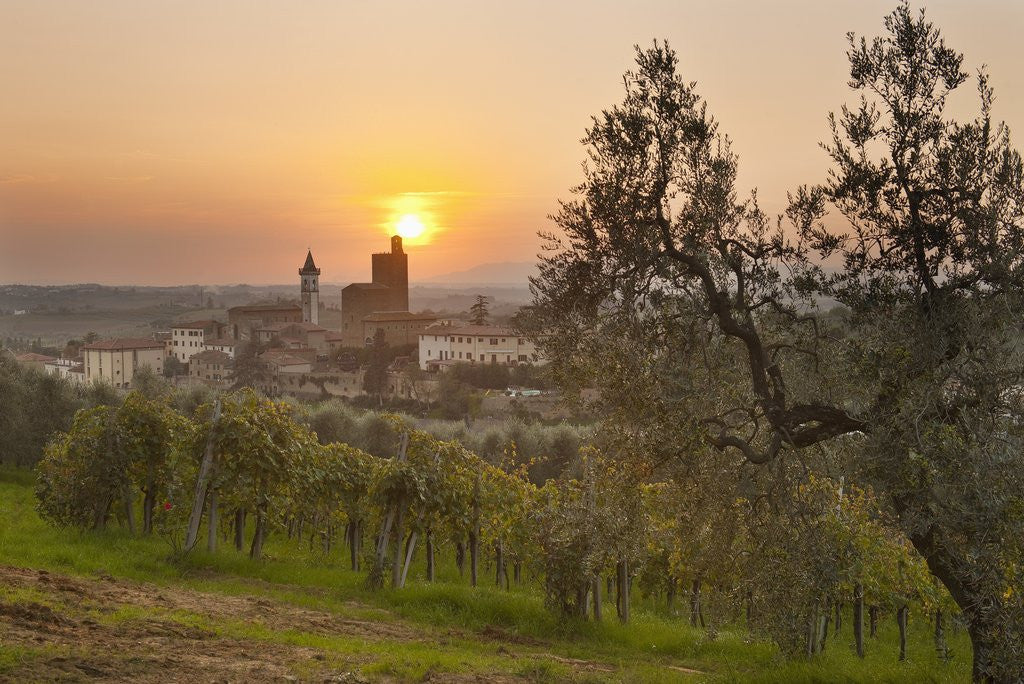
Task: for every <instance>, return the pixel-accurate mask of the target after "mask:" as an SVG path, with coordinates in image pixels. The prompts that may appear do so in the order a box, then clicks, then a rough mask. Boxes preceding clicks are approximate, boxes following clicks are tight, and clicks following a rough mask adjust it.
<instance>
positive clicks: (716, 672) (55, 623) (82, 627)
mask: <svg viewBox="0 0 1024 684" xmlns="http://www.w3.org/2000/svg"><path fill="white" fill-rule="evenodd" d="M32 483H33V476H32V473H30V472H27V471H17V470H11V469H0V681H12V682H14V681H17V682H21V681H56V680H60V681H133V682H148V681H161V682H165V681H185V682H190V681H194V682H199V681H203V682H207V681H253V680H278V681H332V682H363V681H389V682H390V681H432V682H470V681H499V682H513V681H516V682H518V681H535V682H544V681H586V682H614V681H629V682H633V681H654V682H662V681H663V682H676V681H681V682H686V681H762V682H832V681H842V682H859V681H864V682H868V681H891V682H928V681H933V682H947V681H967V680H968V678H969V669H970V668H969V662H970V646H969V643H968V641H967V639H966V637H965V635H964V634H963V633H962V632H960V633H957V634H950V642H951V644H950V645H951V648H952V651H953V659H952V661H951V662H949V663H940V662H938V660H937V659H936V657H935V654H934V651H933V647H932V643H931V639H930V635H929V633H928V629H929V625H928V624H927V622H926V621H925V620H924V619H923V617H920V616H918V615H916V614H915V615H914V616H912V619H911V628H910V643H909V659H908V661H907V662H903V663H900V662H898V661H897V657H896V649H897V645H896V638H895V634H894V632H895V627H894V625H893V624H892V622H893V621H892V620H891V616H890V617H888V618H886V619H885V621H884V622H883V623H882V625H881V628H880V630H879V636H878V638H876V639H870V640H869V642H868V654H867V657H866V658H865V660H863V661H859V660H858V659H857V658H856V657H855V655H853V653H852V649H851V646H850V642H851V641H852V635H851V632H850V628H849V624H850V621H849V619H847V620H846V621H845V624H844V627H843V631H842V633H841V636H840V637H839V639H831V640H830V643H829V645H828V648H827V649H826V651H825V653H824V654H823V655H821V656H819V657H816V658H814V659H813V660H810V661H807V660H796V661H787V660H785V659H783V658H782V657H781V656H780V655H779V654H778V653H777V651H776V649H775V648H774V647H772V646H771V645H770V644H767V643H764V642H759V641H755V640H752V639H751V638H750V637H749V636H748V634H747V633H746V631H745V630H744V629H743V628H742V626H735V627H733V628H731V629H728V630H724V631H723V632H721V633H720V634H719V635H718V636H717V638H715V639H714V640H712V639H709V638H708V637H707V636H705V635H704V633H703V632H701V631H699V630H696V629H693V628H691V627H689V626H688V624H686V622H685V620H684V619H680V618H678V617H673V616H669V615H667V614H665V611H664V609H663V608H662V607H661V606H660V605H659V606H658V607H655V606H653V605H651V604H649V603H645V602H642V601H640V602H638V604H637V605H636V606H635V608H634V611H635V613H634V618H635V619H634V621H633V622H632V623H631V624H630V625H628V626H622V625H619V624H618V623H617V622H616V621H615V620H614V607H613V606H611V605H609V606H607V607H606V609H605V614H606V616H608V615H609V614H610V615H611V616H612V617H610V618H609V617H606V618H605V621H604V622H603V623H601V624H594V623H592V622H589V623H588V622H576V621H568V622H566V621H560V620H558V619H556V618H555V617H554V616H553V615H552V614H550V613H549V612H547V611H546V610H545V609H544V606H543V602H542V598H541V593H540V589H539V587H538V586H536V585H535V584H531V583H529V582H527V583H524V585H523V586H522V587H517V588H514V589H513V590H512V591H510V592H506V591H502V590H498V589H495V588H492V587H480V588H477V589H473V588H471V587H469V586H468V585H467V583H466V582H464V581H463V580H461V579H460V578H459V575H458V572H457V571H456V569H455V568H454V566H453V565H445V566H443V567H442V568H441V571H440V573H439V574H440V577H439V580H440V581H438V582H437V583H434V584H430V583H427V582H425V581H424V580H423V578H422V575H423V569H422V568H418V571H419V575H418V576H417V577H415V578H414V579H413V580H412V581H411V582H410V583H409V586H407V587H406V588H405V589H402V590H396V591H391V590H384V591H379V592H370V591H367V590H365V589H364V588H363V586H362V583H363V575H362V574H360V573H355V572H352V571H350V570H348V569H347V568H346V567H345V555H346V554H345V550H344V549H337V550H336V551H335V552H334V553H333V554H331V555H330V556H329V557H326V558H324V557H323V555H322V554H320V553H318V552H311V551H310V550H309V549H308V544H307V543H305V542H304V543H301V544H299V543H296V542H294V541H289V540H288V539H287V538H286V537H285V536H284V535H283V534H275V535H272V536H271V538H270V540H269V543H268V546H267V548H266V552H267V558H266V559H265V560H263V561H261V562H252V561H250V560H249V559H248V558H247V557H246V556H245V555H244V554H239V553H236V552H235V551H234V550H233V549H230V548H228V549H225V550H223V551H220V552H218V553H216V554H206V553H196V554H194V555H193V556H192V557H190V558H189V560H188V561H187V562H180V561H172V560H171V559H170V555H171V554H170V547H169V546H168V545H167V544H165V542H164V541H162V540H161V539H160V538H158V537H156V538H147V539H140V538H135V537H131V536H129V535H128V534H127V533H124V532H121V531H119V530H116V529H115V530H109V531H106V532H103V533H86V534H81V533H78V532H75V531H71V530H58V529H54V528H52V527H49V526H48V525H46V524H45V523H43V522H42V521H41V520H40V519H39V517H38V516H37V515H36V513H35V511H34V509H33V505H34V497H33V492H32ZM444 558H446V559H450V554H445V556H444ZM449 562H450V560H449ZM485 577H486V575H485Z"/></svg>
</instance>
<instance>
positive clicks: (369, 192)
mask: <svg viewBox="0 0 1024 684" xmlns="http://www.w3.org/2000/svg"><path fill="white" fill-rule="evenodd" d="M894 6H895V5H894V3H893V2H876V1H874V0H849V1H847V0H816V1H803V0H800V1H798V0H791V1H785V0H783V1H778V2H760V1H756V2H755V1H753V0H750V1H747V2H739V1H736V0H732V1H730V0H719V1H717V2H712V1H700V2H698V1H695V0H691V1H683V0H677V1H662V2H643V1H631V2H607V1H604V0H563V1H560V2H552V1H550V0H547V1H543V2H535V1H532V0H522V1H518V2H507V1H506V2H490V1H487V0H467V1H458V2H455V1H445V0H432V1H431V2H344V1H342V0H302V1H295V0H289V1H287V2H286V1H281V2H276V1H254V0H246V1H244V2H227V1H217V0H199V1H193V0H174V1H166V2H165V1H162V0H147V1H146V2H138V0H116V1H115V0H90V1H89V2H79V1H78V0H65V1H64V2H53V1H50V0H28V1H25V2H11V1H9V0H0V283H34V284H65V283H75V282H99V283H106V284H153V285H174V284H191V283H204V284H218V283H222V284H227V283H250V284H261V283H287V282H290V281H292V280H295V281H296V282H297V274H296V271H297V269H298V268H299V267H300V266H301V265H302V262H303V260H304V258H305V253H306V248H307V247H311V248H312V250H313V254H314V256H315V258H316V261H317V265H318V266H319V267H320V268H321V269H322V271H323V273H322V275H321V281H322V282H337V283H347V282H351V281H362V280H368V279H369V270H370V261H369V254H370V253H371V252H374V251H386V249H387V245H388V235H389V234H391V233H392V232H394V230H395V225H396V224H397V223H398V222H399V221H400V220H401V219H402V217H403V216H406V215H413V216H416V217H418V219H419V221H420V222H422V224H423V226H424V228H425V230H424V232H423V235H422V236H421V237H420V238H418V239H416V240H407V247H406V251H407V252H409V253H410V279H411V280H413V281H416V280H417V279H421V278H428V277H432V276H436V275H439V274H444V273H448V272H452V271H460V270H464V269H467V268H470V267H472V266H475V265H478V264H481V263H488V262H506V261H533V260H534V258H535V256H536V254H537V253H538V251H539V247H540V240H539V238H538V237H537V232H538V231H544V230H551V229H552V228H553V225H552V224H551V222H550V220H549V219H548V216H549V215H550V214H551V213H552V212H553V211H554V210H555V209H556V207H557V201H558V199H559V198H562V199H566V198H569V197H570V189H571V188H572V186H574V185H576V184H577V183H579V182H580V181H581V179H582V174H581V170H580V164H581V161H582V160H583V158H584V154H585V153H584V149H583V147H582V146H581V144H580V138H581V137H582V136H583V134H584V131H585V129H586V127H587V126H588V124H589V122H590V117H591V116H593V115H596V114H598V113H599V112H600V111H601V110H602V109H604V108H607V107H609V106H612V105H613V104H615V103H616V102H617V101H618V100H619V99H620V98H621V95H622V73H623V72H624V71H626V70H627V69H629V68H630V67H631V65H632V60H633V46H634V45H635V44H640V45H642V46H645V45H649V44H650V43H651V41H652V40H654V39H667V40H668V41H669V43H670V44H671V45H672V47H673V48H674V49H675V50H676V51H677V53H678V55H679V62H680V72H681V73H682V75H683V76H684V77H685V78H686V79H688V80H694V81H697V83H698V92H699V93H700V94H701V95H702V96H703V97H705V98H706V100H707V101H708V105H709V110H710V111H711V112H712V113H713V114H714V116H715V117H716V118H717V119H718V120H719V121H720V122H721V127H722V130H723V131H724V132H726V133H728V134H729V136H730V137H731V138H732V139H733V145H734V151H735V152H737V153H738V154H739V156H740V185H741V187H742V188H744V189H752V188H755V187H756V188H757V189H758V196H759V199H760V201H761V203H762V206H763V207H764V208H765V209H767V210H769V211H772V212H776V211H779V210H780V209H781V208H782V205H783V202H784V201H785V196H786V192H787V190H790V189H792V188H794V187H795V186H797V185H799V184H802V183H813V182H818V181H820V180H822V179H823V178H824V174H825V171H826V170H827V160H826V158H825V156H824V153H823V152H822V151H821V149H820V148H819V147H818V143H819V142H820V141H821V140H824V139H825V138H826V135H827V125H826V116H827V113H828V112H829V111H833V110H837V109H838V108H839V106H840V105H841V104H842V103H844V102H852V101H853V96H852V94H851V93H850V91H849V90H848V88H847V86H846V81H847V78H848V71H847V63H846V57H845V49H846V41H845V34H846V32H847V31H854V32H856V33H858V34H866V35H869V36H870V35H877V34H879V33H880V32H881V30H882V29H881V27H882V17H883V16H884V15H885V14H887V13H888V12H889V11H891V9H892V8H893V7H894ZM912 6H913V7H914V8H915V9H916V8H918V7H920V6H921V5H920V3H912ZM927 10H928V16H929V18H930V19H931V20H932V21H934V22H935V23H936V24H937V25H939V27H940V28H941V29H942V31H943V33H944V35H945V37H946V40H947V44H949V45H950V46H951V47H953V48H955V49H957V50H959V51H961V52H963V53H965V56H966V61H965V66H966V67H967V68H968V70H970V71H972V72H973V71H974V70H975V69H977V68H978V67H980V66H982V65H987V67H988V70H989V72H990V75H991V83H992V85H993V86H994V88H995V92H996V106H995V116H996V118H997V119H1002V120H1005V121H1006V122H1007V123H1008V124H1009V125H1010V127H1011V130H1013V131H1017V132H1019V131H1024V87H1022V85H1024V84H1022V80H1024V69H1022V66H1024V43H1022V42H1021V40H1020V36H1021V35H1022V33H1024V2H1021V1H1020V0H976V1H974V2H967V1H961V2H950V1H948V0H945V1H935V2H930V3H928V5H927ZM962 90H963V91H965V93H964V95H963V97H962V98H961V99H960V100H957V101H954V103H953V104H954V106H956V107H962V108H963V111H964V112H965V113H967V112H970V111H971V109H970V105H971V104H973V102H972V99H973V89H972V88H968V87H964V88H962ZM1016 140H1017V146H1018V148H1021V147H1024V144H1022V143H1021V138H1020V137H1019V136H1018V137H1017V138H1016Z"/></svg>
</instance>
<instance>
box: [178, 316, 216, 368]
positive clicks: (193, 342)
mask: <svg viewBox="0 0 1024 684" xmlns="http://www.w3.org/2000/svg"><path fill="white" fill-rule="evenodd" d="M225 327H226V326H225V324H224V323H221V322H220V321H210V320H207V321H189V322H187V323H175V324H174V325H173V326H171V346H170V350H171V354H170V355H171V356H173V357H174V358H176V359H177V360H178V361H181V362H182V363H187V362H188V360H189V359H190V358H192V355H193V354H198V353H199V352H201V351H203V349H204V346H203V345H204V343H205V340H210V339H216V338H219V337H221V335H222V333H223V332H224V329H225Z"/></svg>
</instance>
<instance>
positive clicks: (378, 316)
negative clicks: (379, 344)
mask: <svg viewBox="0 0 1024 684" xmlns="http://www.w3.org/2000/svg"><path fill="white" fill-rule="evenodd" d="M435 323H437V316H435V315H434V314H416V313H411V312H409V311H380V312H377V313H371V314H368V315H366V316H364V317H363V339H365V340H373V339H375V338H376V336H377V332H378V331H380V332H382V333H383V334H384V340H385V341H386V342H387V343H388V344H389V345H390V346H392V347H400V346H404V345H407V344H416V343H417V342H418V341H419V337H420V332H422V331H423V330H425V329H426V328H428V327H430V326H431V325H433V324H435Z"/></svg>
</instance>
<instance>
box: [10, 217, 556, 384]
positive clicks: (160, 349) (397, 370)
mask: <svg viewBox="0 0 1024 684" xmlns="http://www.w3.org/2000/svg"><path fill="white" fill-rule="evenodd" d="M320 274H321V269H320V268H319V267H318V266H317V265H316V262H315V260H314V258H313V254H312V251H311V250H310V251H308V252H307V254H306V259H305V262H304V263H303V264H302V266H301V268H299V270H298V275H299V292H298V294H299V297H298V299H297V300H295V301H293V302H283V303H282V302H275V303H266V304H262V303H260V304H251V305H244V306H234V307H231V308H229V309H227V312H226V314H227V315H226V320H216V319H213V318H209V319H202V320H181V321H178V322H175V323H174V324H173V325H172V326H171V328H170V329H169V330H163V331H159V332H156V333H154V334H153V335H152V336H150V337H145V338H142V337H118V338H111V339H99V340H92V341H89V342H87V343H86V344H84V345H82V346H81V347H79V348H77V349H71V350H70V351H66V353H65V354H63V355H62V356H61V357H53V356H48V355H44V354H38V353H33V352H28V353H23V354H18V355H17V357H16V358H17V359H18V360H19V361H20V362H22V363H23V364H26V365H30V366H35V367H38V368H40V369H41V370H44V371H45V372H47V373H50V374H53V375H57V376H60V377H63V378H66V379H68V380H69V381H71V382H75V383H92V382H103V383H108V384H110V385H111V386H113V387H114V388H116V389H121V390H128V389H132V388H133V386H134V385H133V382H134V380H135V376H136V374H137V373H138V372H139V371H140V369H142V368H143V367H148V368H149V369H150V370H151V371H152V372H154V373H156V374H159V375H165V376H167V377H169V378H172V379H173V380H174V382H175V383H176V384H179V385H190V384H192V385H195V384H201V385H207V386H210V387H213V388H217V389H228V388H231V387H233V386H236V385H239V384H248V385H250V386H253V387H256V388H257V389H259V390H261V391H262V392H264V393H266V394H267V395H270V396H293V397H297V398H309V399H315V398H327V397H345V398H355V397H358V396H363V395H366V394H377V395H379V396H380V397H381V398H384V397H387V398H398V399H413V400H417V401H427V402H428V403H429V401H431V400H432V399H435V398H436V397H437V394H438V391H439V388H440V380H441V374H443V373H445V372H447V371H449V370H451V369H452V368H454V367H455V366H457V365H459V364H465V365H468V366H478V365H491V366H504V367H520V366H523V365H534V364H542V363H543V360H542V359H541V358H540V356H539V355H538V352H537V349H536V347H535V345H534V344H533V343H532V342H531V341H530V340H528V339H526V338H523V337H521V336H517V335H516V333H515V332H514V331H513V330H512V329H511V328H508V327H504V326H500V325H490V324H486V323H485V324H483V325H481V324H480V323H481V321H479V320H477V321H474V323H476V324H471V323H470V322H468V321H466V320H460V319H456V318H441V317H439V316H438V315H436V314H433V313H430V312H420V313H416V312H412V311H410V310H409V255H408V254H407V253H406V252H405V251H404V249H403V246H402V238H401V237H400V236H398V235H396V236H394V237H392V238H391V245H390V251H388V252H381V253H377V254H373V255H371V277H370V281H369V282H364V283H352V284H350V285H348V286H346V287H345V288H344V289H343V290H342V292H341V326H340V327H341V329H340V330H331V329H328V328H325V327H322V326H321V325H320V319H321V314H322V312H323V310H324V306H325V303H324V302H323V301H321V297H320V282H319V281H320ZM368 373H370V374H371V375H372V379H368V377H367V374H368Z"/></svg>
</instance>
